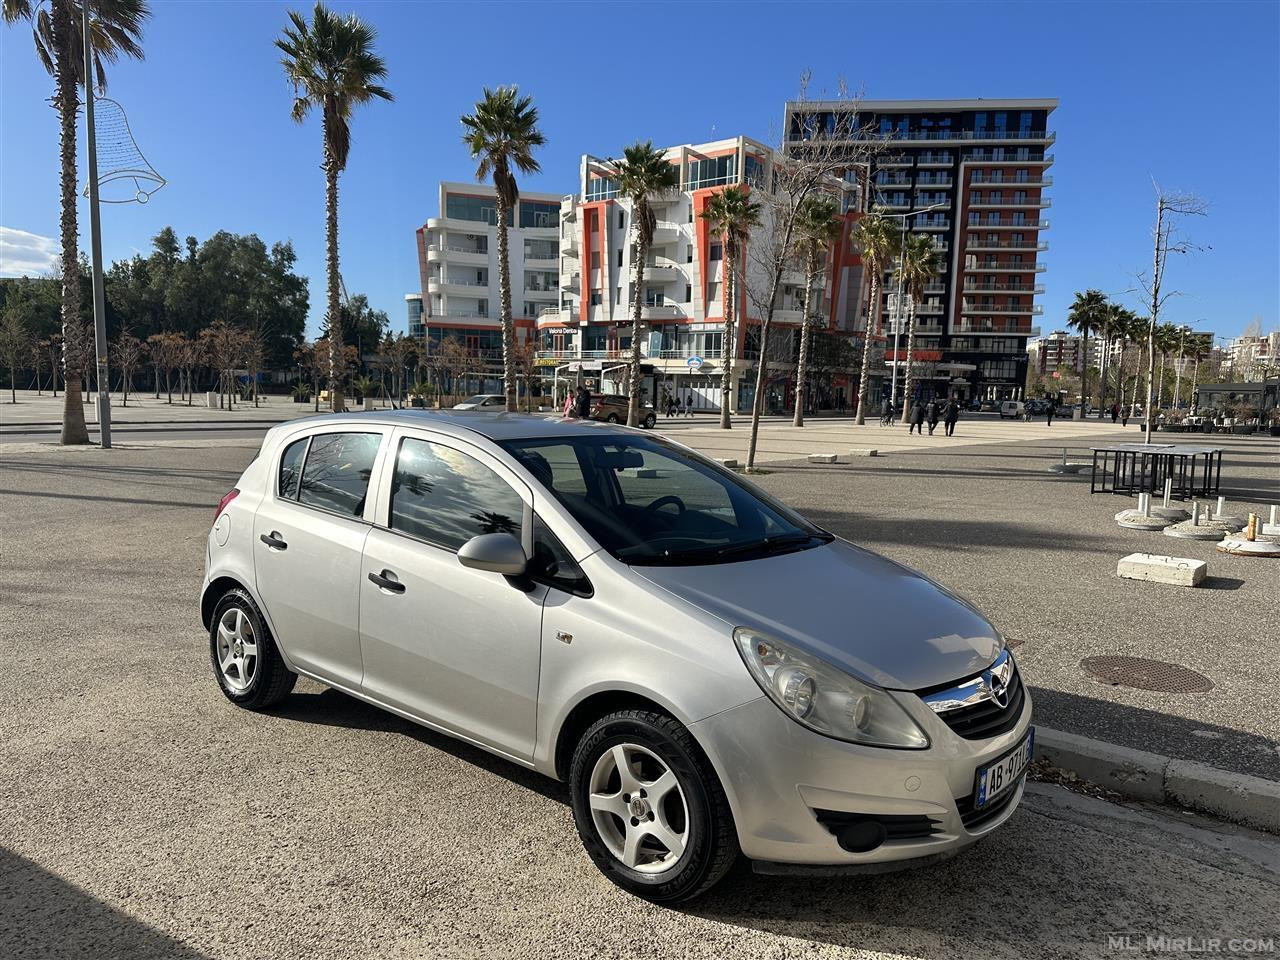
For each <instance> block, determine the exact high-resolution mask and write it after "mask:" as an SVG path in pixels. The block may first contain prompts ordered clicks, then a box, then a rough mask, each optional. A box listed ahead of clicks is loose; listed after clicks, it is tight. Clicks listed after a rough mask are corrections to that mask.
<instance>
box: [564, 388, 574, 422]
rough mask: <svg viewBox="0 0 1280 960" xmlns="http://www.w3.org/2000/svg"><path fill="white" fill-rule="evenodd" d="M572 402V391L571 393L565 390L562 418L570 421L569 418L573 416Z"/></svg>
mask: <svg viewBox="0 0 1280 960" xmlns="http://www.w3.org/2000/svg"><path fill="white" fill-rule="evenodd" d="M573 400H574V397H573V391H572V390H566V391H565V392H564V417H565V419H570V418H572V417H573V416H574V412H573V406H574V405H573Z"/></svg>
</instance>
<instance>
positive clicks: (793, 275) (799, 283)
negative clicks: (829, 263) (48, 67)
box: [782, 270, 827, 289]
mask: <svg viewBox="0 0 1280 960" xmlns="http://www.w3.org/2000/svg"><path fill="white" fill-rule="evenodd" d="M782 282H783V283H787V284H790V285H791V286H793V287H800V288H802V289H803V288H804V287H805V285H806V284H808V282H809V278H808V277H807V276H805V272H804V271H803V270H783V271H782ZM826 285H827V277H826V273H825V272H824V273H819V274H818V276H817V277H816V278H815V280H814V286H815V287H817V288H818V289H822V288H823V287H825V286H826Z"/></svg>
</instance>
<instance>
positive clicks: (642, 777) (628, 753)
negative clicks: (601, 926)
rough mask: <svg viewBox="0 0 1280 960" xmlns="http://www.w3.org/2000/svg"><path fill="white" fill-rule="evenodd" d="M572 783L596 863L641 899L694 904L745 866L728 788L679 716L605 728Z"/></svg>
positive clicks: (595, 731)
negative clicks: (741, 863) (740, 859)
mask: <svg viewBox="0 0 1280 960" xmlns="http://www.w3.org/2000/svg"><path fill="white" fill-rule="evenodd" d="M569 783H570V790H571V792H572V799H573V817H574V821H575V822H576V824H577V827H578V835H579V836H580V837H581V838H582V843H583V846H585V847H586V850H587V853H588V855H589V856H590V857H591V859H592V860H593V861H594V862H595V865H596V866H597V867H599V869H600V871H601V872H602V873H603V874H604V875H605V876H606V877H608V878H609V879H610V880H612V881H613V882H614V883H616V884H617V885H618V886H620V887H622V889H624V890H626V891H628V892H630V893H634V894H635V895H636V896H639V897H644V898H645V899H646V900H653V901H656V902H668V903H669V902H673V901H679V900H688V899H691V898H693V897H696V896H698V895H699V894H701V893H703V892H704V891H705V890H707V889H708V888H710V887H711V886H712V885H714V884H715V883H716V882H717V881H719V880H720V879H721V878H722V877H723V876H724V875H725V873H726V872H728V870H729V868H730V867H731V866H732V865H733V863H734V861H735V860H736V859H737V857H738V853H739V850H738V841H737V836H736V834H735V832H734V826H733V815H732V813H731V812H730V810H729V801H728V799H727V798H726V797H725V793H724V788H723V787H721V785H720V781H719V779H718V778H717V777H716V774H715V770H714V769H712V766H711V762H710V761H709V760H708V759H707V758H706V755H705V754H703V752H702V750H701V748H700V747H699V746H698V744H697V743H696V742H695V741H694V739H693V737H692V736H691V735H690V734H689V731H688V730H686V729H685V728H684V727H683V726H682V725H681V724H680V723H678V722H677V721H676V720H674V719H672V718H671V717H669V716H666V715H664V714H661V713H656V712H652V711H648V710H623V711H620V712H618V713H613V714H610V715H608V716H606V717H603V718H601V719H600V720H598V721H596V723H594V724H593V725H592V726H591V728H590V729H588V730H587V732H586V734H584V735H583V737H582V740H581V741H579V743H578V746H577V749H576V750H575V751H574V754H573V760H572V763H571V765H570V768H569Z"/></svg>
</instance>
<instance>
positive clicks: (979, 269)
mask: <svg viewBox="0 0 1280 960" xmlns="http://www.w3.org/2000/svg"><path fill="white" fill-rule="evenodd" d="M963 269H964V272H965V273H1044V272H1045V270H1046V269H1048V268H1047V267H1046V266H1045V265H1044V264H1043V263H1008V262H1004V261H999V260H997V261H996V262H994V263H989V264H988V263H975V264H973V265H972V266H966V267H964V268H963Z"/></svg>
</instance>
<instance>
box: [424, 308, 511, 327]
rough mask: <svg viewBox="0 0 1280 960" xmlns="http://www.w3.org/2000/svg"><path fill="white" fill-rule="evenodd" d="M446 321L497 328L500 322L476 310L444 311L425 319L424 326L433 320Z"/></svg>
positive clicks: (494, 317) (495, 317) (496, 318)
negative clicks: (464, 321)
mask: <svg viewBox="0 0 1280 960" xmlns="http://www.w3.org/2000/svg"><path fill="white" fill-rule="evenodd" d="M445 319H447V320H452V321H455V322H457V321H460V320H467V321H472V322H474V323H476V324H477V325H479V326H497V325H498V322H499V318H498V317H497V316H490V315H489V314H487V313H480V312H479V311H478V310H476V309H471V310H442V311H439V312H435V313H432V314H431V316H430V317H423V318H422V322H423V323H424V324H429V323H430V321H431V320H445Z"/></svg>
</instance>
